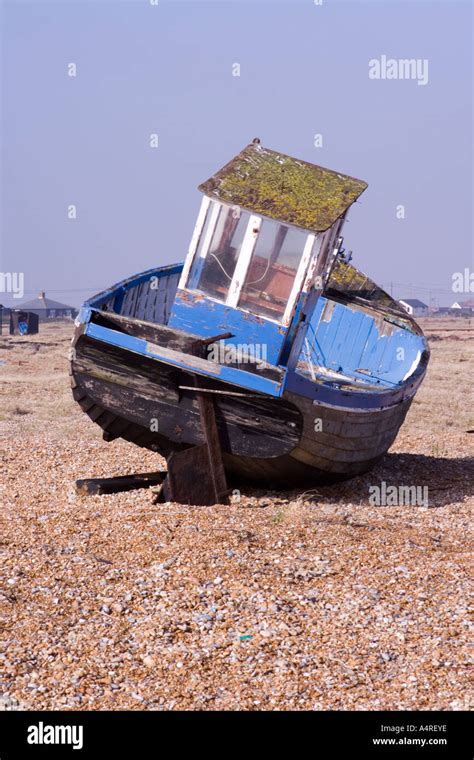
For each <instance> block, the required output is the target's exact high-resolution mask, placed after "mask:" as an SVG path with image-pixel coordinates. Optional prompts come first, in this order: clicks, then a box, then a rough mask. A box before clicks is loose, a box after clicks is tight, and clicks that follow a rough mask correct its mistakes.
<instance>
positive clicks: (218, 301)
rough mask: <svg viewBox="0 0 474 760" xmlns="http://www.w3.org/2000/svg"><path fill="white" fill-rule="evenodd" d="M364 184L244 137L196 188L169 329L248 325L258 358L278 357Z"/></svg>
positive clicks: (204, 331)
mask: <svg viewBox="0 0 474 760" xmlns="http://www.w3.org/2000/svg"><path fill="white" fill-rule="evenodd" d="M365 187H366V184H365V183H364V182H361V181H360V180H355V179H353V178H351V177H347V176H345V175H341V174H337V173H336V172H333V171H330V170H328V169H323V168H322V167H318V166H315V165H313V164H308V163H306V162H303V161H299V160H296V159H293V158H291V157H289V156H286V155H283V154H279V153H277V152H275V151H271V150H268V149H264V148H262V146H261V145H260V142H259V141H258V140H256V141H254V142H253V143H251V144H250V145H249V146H247V147H246V148H245V149H244V150H243V151H242V152H241V153H240V154H239V155H238V156H236V158H234V159H233V160H232V161H231V162H230V163H229V164H227V165H226V166H225V167H224V168H223V169H221V170H220V171H219V172H217V174H215V175H214V176H213V177H211V178H210V179H209V180H207V182H204V183H203V184H202V185H200V187H199V189H200V190H201V191H202V192H203V193H204V197H203V199H202V203H201V208H200V211H199V214H198V218H197V222H196V226H195V229H194V233H193V236H192V240H191V244H190V247H189V251H188V256H187V258H186V261H185V264H184V267H183V272H182V275H181V278H180V282H179V286H178V291H177V294H176V298H175V303H174V305H173V308H172V312H171V317H170V322H169V324H170V326H172V327H175V328H177V329H182V330H187V331H189V332H193V333H196V334H198V335H205V336H209V335H213V334H218V333H223V332H225V331H228V332H231V333H232V337H231V338H228V341H230V342H232V341H234V342H236V343H241V342H242V341H244V342H245V343H248V342H250V341H251V340H252V335H253V330H252V324H254V323H255V324H257V325H258V327H259V331H258V332H259V339H260V341H261V340H264V341H265V348H266V352H265V353H266V356H267V358H268V362H269V363H271V364H275V365H278V364H280V365H281V364H285V363H286V362H287V359H288V357H289V353H290V349H291V344H292V341H293V339H294V337H295V330H296V327H297V325H298V322H299V320H300V319H301V310H302V306H303V304H304V302H305V301H306V299H307V296H308V295H309V293H310V292H312V291H314V290H315V289H317V290H318V289H319V291H321V290H322V285H323V281H324V279H325V276H326V275H327V273H328V271H329V268H330V264H331V261H333V260H334V259H335V257H336V255H337V253H338V251H339V248H340V245H341V241H342V238H341V237H340V232H341V229H342V225H343V223H344V220H345V216H346V212H347V210H348V208H349V206H350V205H351V203H352V202H353V201H354V200H355V198H357V197H358V195H359V194H360V193H361V192H362V191H363V190H364V189H365ZM191 306H192V309H191V308H190V307H191Z"/></svg>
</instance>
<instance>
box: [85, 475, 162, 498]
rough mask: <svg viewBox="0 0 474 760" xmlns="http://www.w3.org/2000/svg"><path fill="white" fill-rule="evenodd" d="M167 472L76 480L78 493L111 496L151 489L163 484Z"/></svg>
mask: <svg viewBox="0 0 474 760" xmlns="http://www.w3.org/2000/svg"><path fill="white" fill-rule="evenodd" d="M165 477H166V472H144V473H141V474H137V475H122V476H120V477H117V478H85V479H81V480H76V491H77V492H78V493H80V494H89V495H90V494H94V495H95V494H109V493H121V492H122V491H134V490H136V489H139V488H150V486H154V485H158V484H160V483H162V482H163V480H164V478H165Z"/></svg>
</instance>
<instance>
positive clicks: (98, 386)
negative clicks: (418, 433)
mask: <svg viewBox="0 0 474 760" xmlns="http://www.w3.org/2000/svg"><path fill="white" fill-rule="evenodd" d="M71 366H72V371H71V374H72V384H73V394H74V398H75V399H76V401H77V402H78V403H79V404H80V406H81V407H82V409H83V410H84V411H85V412H86V413H87V414H88V416H89V417H90V418H91V419H92V420H93V421H94V422H96V424H98V425H99V426H100V427H101V428H102V429H103V431H104V438H105V439H106V440H109V441H110V440H113V439H115V438H123V439H125V440H127V441H130V442H132V443H135V444H137V445H139V446H143V447H146V448H148V449H151V450H153V451H156V452H157V453H159V454H161V455H162V456H164V457H166V458H168V457H169V456H170V455H171V453H172V452H173V451H179V450H182V449H184V448H187V447H189V446H194V445H199V444H200V443H202V442H203V432H202V429H201V425H200V419H199V408H198V403H197V398H196V393H195V391H193V390H183V389H182V388H180V386H187V387H192V386H193V383H194V381H195V376H194V375H193V374H191V373H187V372H184V371H181V370H177V369H175V368H172V367H170V366H167V365H164V364H162V363H160V362H157V361H155V360H153V359H147V358H145V357H142V356H139V355H137V354H133V353H132V352H130V351H128V350H125V349H120V348H116V347H113V346H109V345H107V344H104V343H100V342H98V341H94V340H93V339H90V338H88V337H86V336H84V335H79V336H78V338H77V339H76V342H75V351H74V358H73V360H72V365H71ZM206 387H207V388H208V389H209V390H210V391H218V392H220V391H223V392H224V393H225V392H226V391H227V392H229V391H230V392H235V391H238V390H239V389H237V388H234V387H229V386H228V385H226V384H224V383H219V382H217V381H210V382H207V383H206ZM224 393H223V394H221V393H216V394H214V396H213V397H214V399H215V407H216V418H217V424H218V429H219V438H220V443H221V447H222V453H223V461H224V465H225V469H226V473H227V475H228V476H229V481H230V482H231V483H232V482H237V481H238V482H242V481H247V482H250V483H254V484H259V485H263V486H265V487H267V488H292V487H300V486H301V487H306V486H311V485H318V484H329V483H333V482H336V481H339V480H344V479H347V478H351V477H354V476H356V475H359V474H362V473H364V472H367V471H368V470H370V469H371V468H372V467H373V466H374V464H375V463H376V462H377V461H378V460H379V459H380V458H381V457H382V456H383V455H384V454H385V453H386V451H387V450H388V448H389V447H390V446H391V444H392V443H393V441H394V440H395V437H396V435H397V433H398V430H399V428H400V425H401V424H402V422H403V420H404V418H405V415H406V412H407V410H408V408H409V406H410V403H411V399H408V400H406V401H403V402H402V403H400V404H398V405H396V406H393V407H390V408H388V409H383V410H377V411H370V412H369V411H362V410H360V411H357V410H350V411H347V410H342V409H339V408H335V407H330V406H324V405H318V406H317V407H315V406H314V405H313V403H312V401H311V400H309V399H306V398H304V397H301V396H298V395H296V394H289V393H286V394H284V397H283V398H271V397H268V396H262V395H259V394H245V393H244V394H243V395H242V396H229V395H224Z"/></svg>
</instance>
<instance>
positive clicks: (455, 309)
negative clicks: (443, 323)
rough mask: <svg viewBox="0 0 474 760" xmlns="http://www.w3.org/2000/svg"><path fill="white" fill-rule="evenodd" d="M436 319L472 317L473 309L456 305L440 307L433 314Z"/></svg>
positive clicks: (473, 314)
mask: <svg viewBox="0 0 474 760" xmlns="http://www.w3.org/2000/svg"><path fill="white" fill-rule="evenodd" d="M435 314H436V316H438V317H443V316H445V317H473V316H474V309H472V308H471V307H464V306H460V305H459V304H458V303H455V304H453V305H452V306H440V307H439V309H437V310H436V312H435Z"/></svg>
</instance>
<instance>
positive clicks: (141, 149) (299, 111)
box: [0, 0, 474, 305]
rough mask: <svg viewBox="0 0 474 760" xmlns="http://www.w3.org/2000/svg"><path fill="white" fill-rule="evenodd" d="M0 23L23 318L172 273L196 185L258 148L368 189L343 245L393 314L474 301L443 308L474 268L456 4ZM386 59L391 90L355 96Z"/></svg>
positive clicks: (466, 90) (468, 52) (279, 3)
mask: <svg viewBox="0 0 474 760" xmlns="http://www.w3.org/2000/svg"><path fill="white" fill-rule="evenodd" d="M0 13H1V18H0V21H1V73H0V96H1V101H0V104H1V114H2V132H1V159H2V171H1V179H2V185H1V197H0V223H1V248H0V273H7V272H10V273H11V272H15V273H18V272H21V273H24V278H25V279H24V291H25V298H24V300H27V299H29V298H31V297H33V296H35V295H36V294H37V293H38V291H39V290H45V291H46V292H47V294H48V295H49V296H50V297H51V298H53V299H55V300H59V301H62V302H65V303H68V304H71V305H77V304H79V303H80V302H81V301H82V300H84V299H85V298H88V297H90V296H92V295H93V294H94V293H95V292H98V291H99V290H101V289H103V288H105V287H107V286H109V285H112V284H114V283H115V282H118V281H120V280H121V279H123V278H125V277H128V276H131V275H133V274H134V273H138V272H141V271H143V270H145V269H149V268H151V267H155V266H159V265H161V264H168V263H173V262H178V261H183V260H184V258H185V256H186V252H187V248H188V244H189V240H190V237H191V234H192V231H193V227H194V223H195V218H196V215H197V212H198V209H199V205H200V194H199V192H198V191H197V185H198V184H199V183H200V182H201V181H203V180H205V179H207V178H208V177H209V176H210V175H211V174H212V173H213V172H214V171H216V170H217V169H219V168H220V167H221V166H223V165H224V164H225V163H227V161H229V160H230V159H231V158H232V157H233V156H234V155H235V154H236V153H238V152H239V151H240V150H241V149H242V148H243V147H244V146H245V145H246V144H247V143H249V142H250V141H251V140H252V139H253V138H254V137H259V138H260V139H261V141H262V144H263V145H264V146H266V147H268V148H273V149H275V150H279V151H282V152H284V153H288V154H290V155H292V156H296V157H298V158H302V159H304V160H306V161H310V162H313V163H316V164H319V165H321V166H325V167H328V168H331V169H335V170H337V171H340V172H341V173H345V174H349V175H351V176H354V177H357V178H360V179H363V180H365V181H367V182H368V184H369V187H368V189H367V190H366V191H365V193H364V194H363V195H362V197H361V198H360V200H359V201H358V202H357V203H356V204H355V205H354V206H353V207H352V209H351V210H350V212H349V220H348V222H347V224H346V225H345V228H344V237H345V240H344V245H345V247H346V249H349V250H352V251H353V262H354V263H355V264H356V266H358V267H359V268H361V269H362V271H364V272H366V273H367V274H368V275H369V276H370V277H372V279H374V280H375V281H377V282H378V283H379V284H382V285H384V286H385V288H386V289H389V290H390V289H391V290H392V291H393V293H394V295H395V296H396V297H397V298H403V297H418V298H421V299H422V300H424V301H425V302H426V303H430V299H431V303H433V304H438V305H450V304H451V303H452V302H453V301H454V300H462V299H463V298H464V299H465V298H470V297H473V296H474V293H470V292H469V291H468V290H466V292H465V293H461V294H458V293H454V294H453V292H452V281H453V275H454V274H455V273H457V272H464V270H465V269H466V268H467V269H469V270H470V271H471V272H472V271H473V269H474V262H473V228H472V207H473V203H472V201H473V197H472V195H473V194H472V126H473V125H472V42H471V34H472V4H471V3H470V2H456V1H455V0H451V1H450V2H431V1H429V0H423V1H420V2H418V1H417V0H409V1H408V0H397V1H396V2H385V1H384V0H379V1H378V2H374V1H370V2H367V0H364V1H359V0H351V1H350V2H338V1H337V0H319V1H318V0H317V2H316V3H315V2H314V0H252V1H251V2H250V1H247V0H234V1H232V0H212V1H207V2H203V1H202V0H192V1H189V2H186V1H185V0H158V2H157V0H131V1H130V0H80V1H77V0H56V1H54V2H43V1H42V0H34V2H29V1H28V0H3V2H2V3H1V7H0ZM383 56H385V57H386V60H389V59H394V61H395V68H394V67H393V65H392V69H391V71H392V73H394V74H395V75H397V77H398V78H390V79H389V78H378V79H377V78H371V76H370V72H372V74H373V75H374V72H375V74H376V73H377V65H378V63H377V64H374V63H373V61H374V60H375V61H377V62H381V61H382V57H383ZM400 59H414V60H415V61H418V65H419V67H420V68H419V72H418V74H416V75H413V76H412V78H403V74H404V71H403V70H402V69H399V68H397V67H398V61H399V60H400ZM371 61H372V63H369V62H371ZM423 62H425V63H423ZM71 64H73V65H74V66H73V67H71ZM236 64H237V65H236ZM380 66H382V63H380ZM423 66H425V69H423V68H422V67H423ZM74 67H75V72H74ZM239 67H240V70H239ZM71 73H75V76H71V75H70V74H71ZM379 73H381V72H379ZM236 74H240V75H238V76H237V75H236ZM425 80H427V81H425ZM423 82H424V83H423ZM155 134H156V135H157V136H158V147H152V146H151V140H152V139H153V138H151V137H150V136H151V135H155ZM315 135H321V137H320V138H317V139H316V140H315ZM315 143H316V144H315ZM71 206H73V207H74V208H75V218H70V217H71V208H70V207H71ZM72 216H73V217H74V210H73V211H72ZM2 301H3V303H4V304H5V305H11V304H14V305H18V303H19V301H18V300H16V301H15V299H13V298H12V295H11V294H9V293H1V292H0V302H2Z"/></svg>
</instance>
